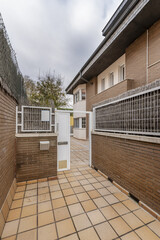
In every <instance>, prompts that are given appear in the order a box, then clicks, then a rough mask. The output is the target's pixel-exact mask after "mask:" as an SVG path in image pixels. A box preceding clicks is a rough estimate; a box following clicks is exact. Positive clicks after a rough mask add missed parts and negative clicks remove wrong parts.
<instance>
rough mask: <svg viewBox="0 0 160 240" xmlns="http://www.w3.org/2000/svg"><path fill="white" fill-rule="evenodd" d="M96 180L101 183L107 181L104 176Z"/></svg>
mask: <svg viewBox="0 0 160 240" xmlns="http://www.w3.org/2000/svg"><path fill="white" fill-rule="evenodd" d="M96 179H97V180H98V181H99V182H103V181H105V180H106V178H105V177H103V176H101V175H100V176H99V177H96Z"/></svg>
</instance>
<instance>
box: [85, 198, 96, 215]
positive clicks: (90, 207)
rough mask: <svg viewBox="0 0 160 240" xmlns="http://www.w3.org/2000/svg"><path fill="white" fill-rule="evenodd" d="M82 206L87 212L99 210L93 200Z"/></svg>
mask: <svg viewBox="0 0 160 240" xmlns="http://www.w3.org/2000/svg"><path fill="white" fill-rule="evenodd" d="M81 204H82V206H83V208H84V210H85V211H86V212H89V211H92V210H95V209H97V207H96V205H95V204H94V202H93V201H92V200H87V201H85V202H82V203H81Z"/></svg>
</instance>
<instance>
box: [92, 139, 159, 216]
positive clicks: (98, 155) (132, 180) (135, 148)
mask: <svg viewBox="0 0 160 240" xmlns="http://www.w3.org/2000/svg"><path fill="white" fill-rule="evenodd" d="M92 143H93V145H92V161H93V162H92V164H93V165H94V166H95V167H96V168H98V169H99V170H100V171H102V172H103V173H105V174H106V175H107V176H108V177H110V178H111V179H112V180H114V181H115V182H117V183H118V184H119V185H121V186H122V187H124V188H125V189H126V190H128V191H129V192H130V193H131V194H133V195H134V196H135V197H137V198H138V199H139V200H141V201H142V202H144V203H145V204H147V205H148V206H149V207H151V208H152V209H153V210H155V211H156V212H158V213H160V204H159V203H160V144H155V143H147V142H141V141H135V140H128V139H122V138H115V137H108V136H100V135H94V134H93V135H92Z"/></svg>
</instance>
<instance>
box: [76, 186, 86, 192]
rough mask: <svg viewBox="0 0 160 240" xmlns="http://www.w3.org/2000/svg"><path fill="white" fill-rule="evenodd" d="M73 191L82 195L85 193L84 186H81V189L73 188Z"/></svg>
mask: <svg viewBox="0 0 160 240" xmlns="http://www.w3.org/2000/svg"><path fill="white" fill-rule="evenodd" d="M73 191H74V192H75V193H82V192H85V190H84V188H83V187H82V186H79V187H74V188H73Z"/></svg>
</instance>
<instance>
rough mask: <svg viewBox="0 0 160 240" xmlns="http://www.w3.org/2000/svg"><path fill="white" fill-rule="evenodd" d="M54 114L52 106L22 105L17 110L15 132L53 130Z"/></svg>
mask: <svg viewBox="0 0 160 240" xmlns="http://www.w3.org/2000/svg"><path fill="white" fill-rule="evenodd" d="M17 108H18V107H17ZM54 115H55V114H54V113H52V108H48V107H37V106H22V111H18V110H17V132H54V129H52V127H54V126H55V124H54V122H55V119H54ZM19 127H20V129H19Z"/></svg>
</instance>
